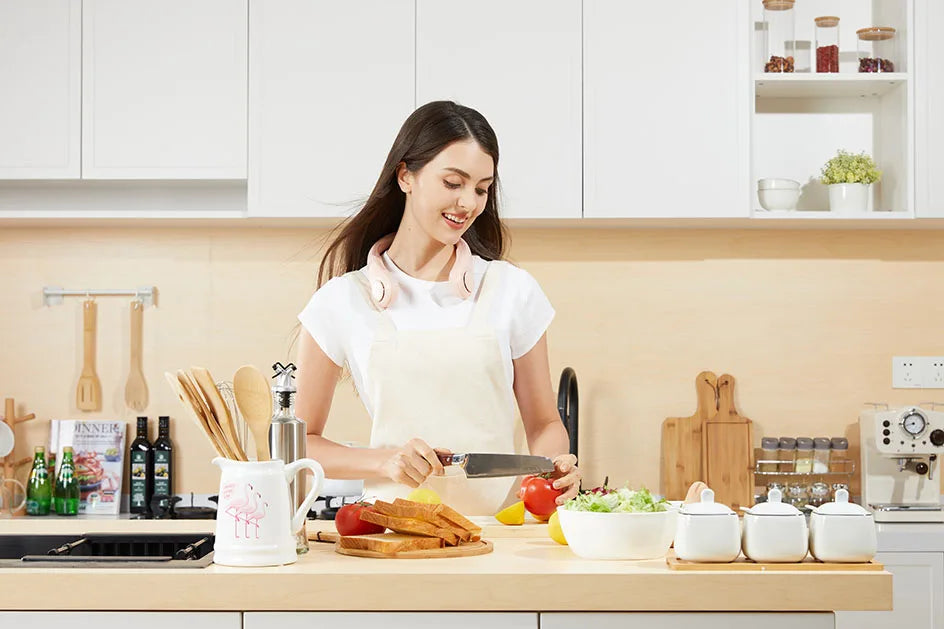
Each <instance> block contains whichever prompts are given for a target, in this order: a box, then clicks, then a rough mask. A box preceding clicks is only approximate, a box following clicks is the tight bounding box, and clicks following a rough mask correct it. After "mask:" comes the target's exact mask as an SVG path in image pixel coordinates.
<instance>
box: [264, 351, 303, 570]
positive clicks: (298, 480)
mask: <svg viewBox="0 0 944 629" xmlns="http://www.w3.org/2000/svg"><path fill="white" fill-rule="evenodd" d="M272 369H273V370H274V371H275V375H274V376H273V378H274V379H275V384H274V385H273V386H272V398H273V407H274V408H273V414H272V425H271V426H270V427H269V450H270V452H271V453H272V459H273V460H274V459H280V460H281V461H282V462H283V463H285V464H286V465H288V464H289V463H293V462H295V461H297V460H298V459H303V458H305V428H306V427H305V422H304V421H303V420H301V419H298V418H297V417H295V365H294V364H292V363H289V364H288V365H283V364H282V363H275V364H274V365H272ZM305 493H306V492H305V476H304V473H303V472H299V473H298V474H297V475H296V476H295V480H293V481H291V482H290V483H289V495H290V496H291V503H290V507H291V513H292V514H294V513H295V511H296V510H297V509H298V507H299V506H301V504H302V499H303V498H304V497H305ZM295 540H296V549H297V551H298V552H299V553H305V552H308V539H307V536H306V534H305V527H304V526H303V527H302V530H301V531H295Z"/></svg>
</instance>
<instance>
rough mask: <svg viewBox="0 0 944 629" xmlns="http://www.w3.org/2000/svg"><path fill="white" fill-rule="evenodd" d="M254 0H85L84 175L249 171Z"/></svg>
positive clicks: (190, 175) (217, 175) (215, 175)
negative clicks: (250, 37)
mask: <svg viewBox="0 0 944 629" xmlns="http://www.w3.org/2000/svg"><path fill="white" fill-rule="evenodd" d="M246 2H247V0H201V1H200V2H189V1H188V0H84V2H83V5H82V6H83V9H82V21H83V35H82V85H83V92H82V142H83V147H82V177H83V178H85V179H244V178H245V177H246V143H247V131H246V125H247V112H246V90H247V63H248V62H247V20H248V16H247V6H246Z"/></svg>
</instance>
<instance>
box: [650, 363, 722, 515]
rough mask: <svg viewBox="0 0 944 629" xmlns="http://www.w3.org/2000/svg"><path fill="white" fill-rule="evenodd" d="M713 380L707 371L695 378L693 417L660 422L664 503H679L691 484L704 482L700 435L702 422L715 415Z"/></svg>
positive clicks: (667, 419)
mask: <svg viewBox="0 0 944 629" xmlns="http://www.w3.org/2000/svg"><path fill="white" fill-rule="evenodd" d="M716 380H717V376H715V374H713V373H712V372H710V371H703V372H701V373H700V374H698V375H697V376H696V377H695V395H696V399H697V401H698V405H697V408H696V409H695V413H694V415H692V416H690V417H668V418H666V419H665V421H663V422H662V457H661V458H662V475H661V476H662V495H664V496H665V497H666V498H667V499H668V500H683V499H684V498H685V494H686V492H687V491H688V488H689V486H691V484H692V483H694V482H695V481H704V480H705V468H704V462H703V460H702V441H703V440H704V436H703V431H704V426H705V422H706V421H708V419H709V418H711V417H712V416H714V415H715V413H716V412H717V404H716V401H715V382H716Z"/></svg>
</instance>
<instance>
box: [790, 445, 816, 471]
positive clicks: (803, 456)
mask: <svg viewBox="0 0 944 629" xmlns="http://www.w3.org/2000/svg"><path fill="white" fill-rule="evenodd" d="M794 470H795V471H796V472H797V473H799V474H809V473H810V472H812V471H813V440H812V439H810V438H809V437H798V438H797V454H796V466H795V467H794Z"/></svg>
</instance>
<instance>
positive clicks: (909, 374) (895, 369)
mask: <svg viewBox="0 0 944 629" xmlns="http://www.w3.org/2000/svg"><path fill="white" fill-rule="evenodd" d="M923 364H924V359H923V358H922V357H921V356H893V357H892V388H893V389H920V388H921V386H922V384H923V378H924V370H923V369H922V366H923Z"/></svg>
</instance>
